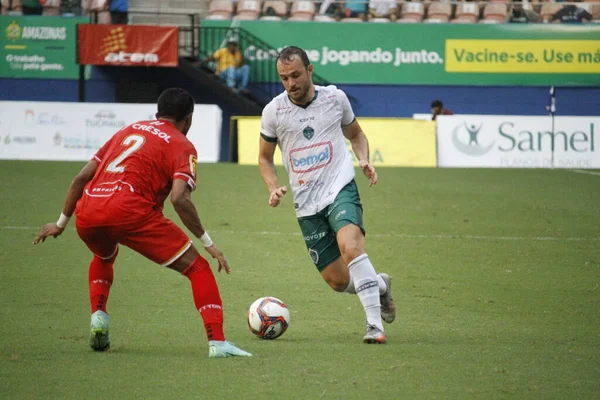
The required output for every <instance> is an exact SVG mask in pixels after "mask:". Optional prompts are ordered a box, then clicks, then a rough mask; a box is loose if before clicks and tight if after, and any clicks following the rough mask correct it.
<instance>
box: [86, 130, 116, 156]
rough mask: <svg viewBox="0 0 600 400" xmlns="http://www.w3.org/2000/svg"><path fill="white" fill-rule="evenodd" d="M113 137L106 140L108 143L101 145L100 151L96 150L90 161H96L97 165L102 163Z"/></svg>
mask: <svg viewBox="0 0 600 400" xmlns="http://www.w3.org/2000/svg"><path fill="white" fill-rule="evenodd" d="M115 135H116V134H115ZM115 135H113V136H112V137H111V138H110V139H108V141H107V142H106V143H104V144H103V145H102V147H100V150H98V151H97V152H96V154H94V156H93V157H92V160H94V161H97V162H99V163H101V162H102V161H104V158H105V157H106V153H108V149H109V148H110V146H111V145H112V143H113V141H114V138H115Z"/></svg>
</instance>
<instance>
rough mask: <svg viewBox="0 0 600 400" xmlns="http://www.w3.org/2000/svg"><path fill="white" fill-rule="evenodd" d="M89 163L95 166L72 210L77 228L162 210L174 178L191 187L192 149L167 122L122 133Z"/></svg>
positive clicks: (135, 218)
mask: <svg viewBox="0 0 600 400" xmlns="http://www.w3.org/2000/svg"><path fill="white" fill-rule="evenodd" d="M94 159H95V160H96V161H97V162H99V163H100V165H99V166H98V169H97V171H96V175H95V176H94V178H93V179H92V180H91V181H90V182H89V183H88V184H87V185H86V186H85V189H84V192H83V196H82V197H81V199H80V200H79V202H78V203H77V208H76V211H75V213H76V215H77V224H78V225H81V226H108V225H123V224H128V223H132V222H136V221H140V220H142V219H144V218H145V217H147V216H149V215H150V214H151V213H152V211H162V209H163V206H164V202H165V199H166V198H167V196H168V195H169V192H170V191H171V187H172V184H173V180H174V179H183V180H184V181H186V182H187V183H188V185H190V187H191V188H192V190H193V189H195V187H196V162H197V153H196V149H195V148H194V145H193V144H192V143H191V142H190V141H189V140H188V139H187V138H186V137H185V135H183V134H182V133H181V132H180V131H179V130H177V128H175V126H173V124H171V123H170V122H167V121H163V120H158V121H140V122H136V123H134V124H132V125H129V126H127V127H125V128H123V129H121V130H120V131H118V132H117V133H115V134H114V135H113V136H112V137H111V138H110V139H109V140H108V142H106V143H105V144H104V146H102V148H101V149H100V150H98V152H97V153H96V154H95V155H94Z"/></svg>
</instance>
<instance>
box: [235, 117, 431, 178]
mask: <svg viewBox="0 0 600 400" xmlns="http://www.w3.org/2000/svg"><path fill="white" fill-rule="evenodd" d="M235 118H236V119H237V121H238V163H239V164H242V165H257V164H258V146H259V140H260V118H259V117H235ZM357 120H358V122H359V124H360V126H361V127H362V129H363V131H364V132H365V134H366V135H367V138H368V139H369V149H370V152H371V154H370V158H371V163H372V164H373V165H375V166H381V167H435V166H436V158H437V156H436V144H435V123H434V122H431V121H415V120H412V119H392V118H389V119H388V118H357ZM346 142H347V145H348V150H349V151H350V152H351V154H352V157H353V159H354V164H355V165H356V166H358V161H357V160H356V158H355V157H354V153H352V151H351V150H352V148H351V146H350V142H348V141H346ZM275 164H276V165H283V163H282V161H281V152H280V151H279V147H277V150H276V151H275Z"/></svg>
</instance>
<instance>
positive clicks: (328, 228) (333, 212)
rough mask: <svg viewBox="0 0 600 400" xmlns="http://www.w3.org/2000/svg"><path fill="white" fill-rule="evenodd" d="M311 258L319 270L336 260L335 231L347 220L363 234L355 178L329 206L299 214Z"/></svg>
mask: <svg viewBox="0 0 600 400" xmlns="http://www.w3.org/2000/svg"><path fill="white" fill-rule="evenodd" d="M298 224H299V225H300V229H301V230H302V235H303V236H304V242H305V243H306V247H307V248H308V252H309V254H310V258H311V259H312V261H313V263H314V264H315V266H316V267H317V269H318V270H319V272H321V271H323V270H324V269H325V267H326V266H328V265H329V264H331V263H332V262H334V261H335V260H337V259H338V258H339V257H340V256H341V253H340V249H339V247H338V244H337V240H336V233H337V232H338V231H339V230H340V229H342V228H343V227H344V226H346V225H348V224H354V225H356V226H358V227H359V228H360V229H361V231H362V232H363V234H364V233H365V229H364V227H363V209H362V204H361V202H360V195H359V194H358V188H357V187H356V182H355V181H354V180H352V181H351V182H350V183H348V184H347V185H346V186H344V188H343V189H342V190H341V191H340V192H339V193H338V195H337V197H336V198H335V200H334V201H333V203H331V204H330V205H329V206H327V207H326V208H324V209H323V210H321V211H319V212H318V213H317V214H315V215H309V216H307V217H300V218H298Z"/></svg>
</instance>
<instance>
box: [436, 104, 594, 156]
mask: <svg viewBox="0 0 600 400" xmlns="http://www.w3.org/2000/svg"><path fill="white" fill-rule="evenodd" d="M599 146H600V117H555V118H554V125H553V123H552V117H550V116H539V117H525V116H511V115H452V116H442V115H440V116H438V117H437V148H438V165H439V166H440V167H490V168H600V149H599Z"/></svg>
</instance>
